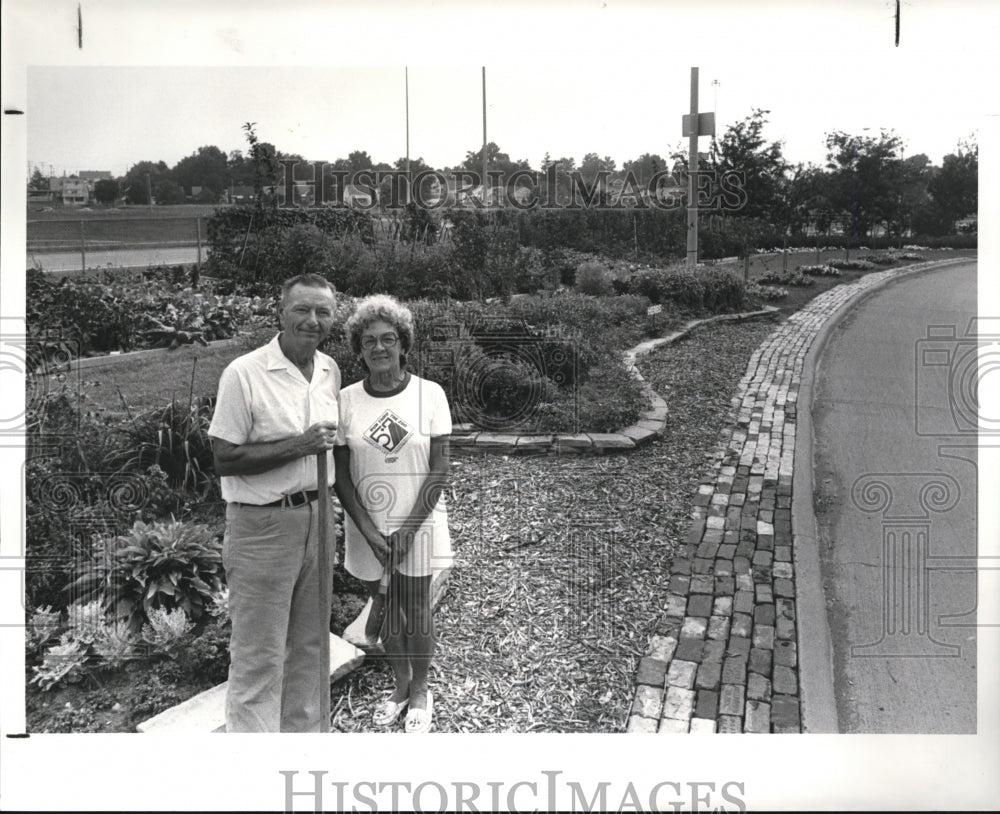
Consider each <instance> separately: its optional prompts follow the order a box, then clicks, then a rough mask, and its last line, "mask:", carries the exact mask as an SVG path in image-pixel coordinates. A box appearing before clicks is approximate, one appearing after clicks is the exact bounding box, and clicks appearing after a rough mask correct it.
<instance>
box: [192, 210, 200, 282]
mask: <svg viewBox="0 0 1000 814" xmlns="http://www.w3.org/2000/svg"><path fill="white" fill-rule="evenodd" d="M194 222H195V228H196V229H197V231H198V262H197V264H196V265H195V268H197V269H198V273H199V274H201V218H195V219H194Z"/></svg>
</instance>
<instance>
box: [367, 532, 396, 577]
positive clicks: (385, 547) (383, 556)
mask: <svg viewBox="0 0 1000 814" xmlns="http://www.w3.org/2000/svg"><path fill="white" fill-rule="evenodd" d="M365 539H366V540H367V541H368V546H369V547H370V548H371V550H372V554H374V555H375V559H377V560H378V561H379V562H380V563H381V564H382V567H383V568H384V567H385V565H386V563H387V562H388V561H389V554H390V553H391V548H390V545H391V542H390V538H389V537H387V536H386V535H384V534H380V533H379V532H377V531H376V532H372V533H371V534H366V535H365Z"/></svg>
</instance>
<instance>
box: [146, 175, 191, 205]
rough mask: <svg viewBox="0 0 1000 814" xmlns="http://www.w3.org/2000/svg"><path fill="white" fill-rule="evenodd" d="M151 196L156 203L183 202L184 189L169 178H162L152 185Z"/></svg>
mask: <svg viewBox="0 0 1000 814" xmlns="http://www.w3.org/2000/svg"><path fill="white" fill-rule="evenodd" d="M153 198H154V200H155V201H156V203H158V204H182V203H184V190H183V189H182V188H181V186H180V185H179V184H177V183H175V182H174V181H171V180H170V179H169V178H164V179H163V180H162V181H158V182H157V183H156V184H154V185H153Z"/></svg>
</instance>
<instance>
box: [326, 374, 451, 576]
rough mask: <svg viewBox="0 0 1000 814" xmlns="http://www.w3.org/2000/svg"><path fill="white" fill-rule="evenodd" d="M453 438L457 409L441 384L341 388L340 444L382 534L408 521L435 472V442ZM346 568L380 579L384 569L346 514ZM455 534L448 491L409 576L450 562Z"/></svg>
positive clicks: (413, 379) (410, 381) (413, 554)
mask: <svg viewBox="0 0 1000 814" xmlns="http://www.w3.org/2000/svg"><path fill="white" fill-rule="evenodd" d="M450 434H451V412H450V410H449V409H448V399H447V397H446V396H445V393H444V390H443V389H442V388H441V385H439V384H437V383H436V382H432V381H428V380H426V379H421V378H419V377H417V376H412V375H409V376H407V379H406V381H405V382H403V384H402V385H400V387H399V388H398V389H396V390H393V391H389V392H386V393H378V392H375V391H369V390H367V389H366V388H365V385H364V382H357V383H356V384H352V385H350V386H349V387H345V388H344V389H343V390H341V391H340V426H339V428H338V429H337V441H336V443H337V445H338V446H347V447H348V448H349V449H350V451H351V478H352V479H353V481H354V486H355V489H356V491H357V495H358V500H359V502H360V503H361V505H363V506H364V507H365V508H366V509H367V510H368V514H369V515H370V516H371V519H372V522H373V523H374V524H375V526H376V527H377V528H378V529H379V530H380V531H381V532H382V533H383V534H391V533H392V532H393V531H395V530H396V529H398V528H399V527H400V526H401V525H402V523H403V521H404V520H405V519H406V518H407V517H408V516H409V514H410V511H411V510H412V509H413V506H414V505H415V504H416V502H417V497H418V496H419V493H420V488H421V486H422V485H423V483H424V481H426V480H427V477H428V475H429V473H430V450H431V438H434V437H438V436H443V435H450ZM344 536H345V559H344V566H345V567H346V568H347V570H348V571H349V572H350V573H351V574H353V575H354V576H356V577H357V578H358V579H363V580H377V579H380V578H381V576H382V566H381V565H380V564H379V561H378V560H377V559H376V558H375V555H374V554H373V553H372V550H371V547H370V546H369V545H368V542H367V541H366V540H365V538H364V535H363V534H362V533H361V532H360V531H359V530H358V528H357V527H356V526H355V524H354V521H352V520H351V518H350V516H348V515H347V514H346V513H345V518H344ZM451 561H452V551H451V537H450V535H449V533H448V512H447V508H446V506H445V499H444V494H442V495H441V496H440V497H439V498H438V501H437V505H436V506H435V507H434V509H433V510H432V511H431V513H430V515H429V516H428V518H427V519H426V520H425V521H424V523H423V525H422V526H421V527H420V530H419V531H418V532H417V534H416V536H415V537H414V541H413V545H412V546H411V547H410V551H409V554H408V555H407V557H406V558H405V559H404V560H403V561H402V562H401V563H400V566H399V571H400V573H402V574H405V575H406V576H411V577H420V576H429V575H431V574H433V573H434V572H435V571H438V570H440V569H443V568H445V567H447V566H449V565H450V564H451Z"/></svg>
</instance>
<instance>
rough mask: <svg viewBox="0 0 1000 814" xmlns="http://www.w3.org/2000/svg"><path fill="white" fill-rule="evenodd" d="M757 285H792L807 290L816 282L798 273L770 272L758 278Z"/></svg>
mask: <svg viewBox="0 0 1000 814" xmlns="http://www.w3.org/2000/svg"><path fill="white" fill-rule="evenodd" d="M757 283H759V284H760V285H791V286H799V287H802V288H807V287H809V286H811V285H815V284H816V281H815V280H813V279H812V278H811V277H806V276H805V275H804V274H801V273H800V272H797V271H796V272H792V271H785V272H781V271H768V272H765V273H764V274H761V275H760V277H758V278H757Z"/></svg>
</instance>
